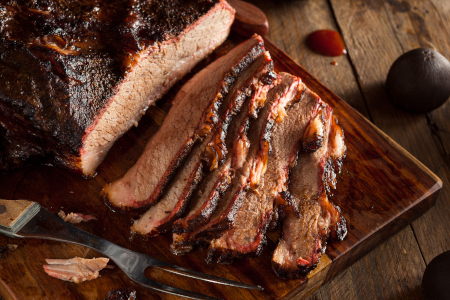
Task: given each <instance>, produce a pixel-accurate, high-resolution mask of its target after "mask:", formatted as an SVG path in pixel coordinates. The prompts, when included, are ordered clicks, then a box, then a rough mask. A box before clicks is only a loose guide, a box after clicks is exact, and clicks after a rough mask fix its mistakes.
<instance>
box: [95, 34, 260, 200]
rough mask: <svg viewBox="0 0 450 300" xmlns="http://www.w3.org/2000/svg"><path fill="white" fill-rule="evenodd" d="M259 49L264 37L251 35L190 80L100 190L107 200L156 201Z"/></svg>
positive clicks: (202, 136)
mask: <svg viewBox="0 0 450 300" xmlns="http://www.w3.org/2000/svg"><path fill="white" fill-rule="evenodd" d="M263 51H264V44H263V40H262V39H261V37H259V36H253V37H252V38H250V39H249V40H247V41H245V42H243V43H241V44H240V45H238V46H237V47H235V48H234V49H233V50H231V51H230V52H229V53H228V54H227V55H224V56H222V57H221V58H219V59H218V60H216V61H215V62H213V63H212V64H210V65H209V66H207V67H206V68H205V69H203V70H202V71H200V72H199V73H198V74H196V75H195V76H194V77H193V78H192V79H191V80H189V82H187V83H186V84H185V85H184V86H183V88H182V89H181V90H180V91H179V92H178V94H177V95H176V97H175V99H174V100H173V102H172V108H171V109H170V111H169V113H168V114H167V116H166V117H165V119H164V121H163V124H162V125H161V127H160V128H159V130H158V131H157V132H156V134H155V135H153V136H152V138H151V139H150V140H149V142H148V143H147V145H146V147H145V150H144V153H143V154H142V155H141V156H140V157H139V159H138V161H137V162H136V164H135V165H134V166H133V167H131V168H130V170H128V171H127V173H126V174H125V175H124V177H122V178H121V179H119V180H117V181H115V182H113V183H112V184H109V185H106V186H105V187H104V188H103V191H102V193H103V195H104V196H105V198H106V199H107V200H108V201H109V202H110V203H111V204H112V205H114V206H117V207H122V208H123V207H140V206H143V205H146V204H150V203H153V202H154V201H156V199H157V198H158V197H159V196H160V195H161V193H162V191H163V188H164V187H165V186H166V184H167V183H168V182H169V180H170V179H171V177H172V175H173V174H174V171H175V170H176V169H177V168H178V166H179V165H180V164H181V163H182V162H183V161H184V159H185V158H186V157H187V155H188V154H189V153H190V152H191V149H192V147H193V145H194V144H195V143H196V142H198V141H199V140H200V139H202V138H204V137H205V136H206V135H207V134H208V133H210V132H211V131H212V129H213V128H214V126H215V125H216V123H217V121H218V116H217V112H218V110H219V108H220V106H221V104H222V100H223V98H224V97H225V96H226V95H227V94H228V92H229V90H230V89H231V87H232V85H233V84H234V82H235V81H236V80H237V77H238V76H239V74H241V73H242V72H243V71H244V70H245V69H246V68H247V67H248V66H249V65H250V64H251V63H252V62H253V61H254V60H255V59H256V58H257V57H258V56H260V55H261V54H262V53H263Z"/></svg>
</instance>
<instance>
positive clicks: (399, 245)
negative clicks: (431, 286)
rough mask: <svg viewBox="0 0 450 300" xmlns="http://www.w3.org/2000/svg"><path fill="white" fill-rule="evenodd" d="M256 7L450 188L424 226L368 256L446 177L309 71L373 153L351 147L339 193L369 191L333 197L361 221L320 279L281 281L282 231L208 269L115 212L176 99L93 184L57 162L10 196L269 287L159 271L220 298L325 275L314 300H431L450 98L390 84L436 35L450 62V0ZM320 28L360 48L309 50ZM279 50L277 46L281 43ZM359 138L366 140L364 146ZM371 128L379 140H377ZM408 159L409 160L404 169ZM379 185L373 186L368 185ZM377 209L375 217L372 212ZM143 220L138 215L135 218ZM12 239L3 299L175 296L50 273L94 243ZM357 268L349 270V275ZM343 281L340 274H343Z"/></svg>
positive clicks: (154, 251)
mask: <svg viewBox="0 0 450 300" xmlns="http://www.w3.org/2000/svg"><path fill="white" fill-rule="evenodd" d="M251 2H253V3H254V4H255V5H257V6H258V7H260V8H261V9H262V10H263V11H264V12H265V13H266V15H267V17H268V19H269V24H270V31H269V34H268V37H269V39H271V40H272V41H273V42H274V43H275V44H276V45H277V46H279V47H280V48H281V49H282V50H284V51H286V52H287V53H288V54H289V55H290V56H292V57H293V58H294V60H296V61H297V62H299V63H300V64H301V65H302V66H303V67H304V68H305V69H306V70H308V71H309V72H310V73H311V74H312V75H314V76H315V77H317V78H318V79H319V80H321V81H322V82H323V83H324V85H325V86H327V87H328V88H329V89H330V90H332V91H333V92H335V93H336V94H338V95H339V96H340V97H341V98H343V99H344V100H345V101H346V102H347V103H348V104H350V105H351V106H352V107H353V108H355V109H356V110H357V111H359V112H360V113H361V115H363V116H364V117H366V118H367V119H369V120H370V121H372V122H373V123H374V124H375V125H376V126H378V127H380V128H381V129H382V130H383V131H384V132H386V133H387V134H388V135H389V136H390V137H392V138H393V139H394V140H395V141H396V142H398V143H400V145H402V146H403V147H404V148H405V149H406V150H407V151H409V152H411V153H412V154H413V155H414V156H415V157H417V158H418V159H419V160H420V161H421V162H422V163H424V164H425V165H426V166H427V167H428V168H429V169H431V170H432V171H433V172H435V173H436V174H437V175H438V176H439V177H440V178H441V179H442V181H443V182H444V188H443V189H442V191H441V193H440V198H439V200H438V202H437V205H436V206H435V207H433V208H431V209H430V211H429V212H428V213H426V214H425V215H424V216H422V217H420V218H419V219H417V220H416V221H415V222H413V224H412V226H407V227H406V228H405V229H403V230H401V231H400V232H399V233H398V234H396V235H394V236H393V237H392V238H390V239H389V240H387V241H386V242H384V243H382V244H381V246H379V247H377V248H375V250H373V251H372V252H370V253H369V254H368V255H366V256H364V257H363V258H362V259H360V260H358V261H356V260H357V259H358V258H360V257H361V256H363V255H364V254H366V253H367V252H369V251H370V250H371V249H374V247H376V245H377V244H379V243H380V242H382V240H383V239H385V238H387V237H388V236H390V235H392V234H393V233H394V232H396V231H398V230H400V228H402V227H404V226H405V225H406V224H408V222H410V221H412V220H413V219H415V218H416V217H418V216H419V215H420V214H421V213H422V212H423V211H425V210H426V209H428V208H429V207H430V206H431V205H432V204H433V201H434V200H435V199H436V192H437V190H438V186H436V185H433V184H432V183H433V182H436V181H437V179H436V178H435V177H433V176H432V175H431V174H429V173H428V172H427V171H424V168H423V167H422V166H421V165H420V164H419V163H417V161H415V159H414V158H412V157H409V155H408V154H407V153H406V152H404V151H403V150H398V148H397V147H396V146H395V145H394V144H393V143H392V141H391V140H390V139H389V138H387V137H386V136H385V135H384V134H382V133H380V132H379V131H378V130H377V129H376V128H374V127H373V126H371V125H370V124H369V123H367V122H366V120H364V119H363V118H362V117H361V115H358V114H354V112H353V111H352V110H351V109H349V108H348V106H346V105H345V104H344V103H342V102H340V100H334V99H335V97H334V96H333V97H331V98H330V97H326V96H327V95H328V96H329V95H332V94H329V90H328V89H326V88H324V87H322V86H321V85H320V84H319V83H317V82H316V81H315V80H314V79H313V78H309V77H308V76H309V75H308V74H307V73H302V74H301V75H303V76H304V77H305V81H306V82H307V83H308V84H310V85H311V86H313V89H315V88H317V89H318V91H321V92H322V93H319V94H320V95H321V96H322V97H324V99H325V100H326V101H328V102H330V103H331V104H332V106H333V107H334V108H335V112H337V114H338V116H339V118H340V120H341V122H344V123H343V126H344V129H345V130H346V136H347V139H348V140H347V141H350V139H352V138H353V140H354V143H353V144H352V146H351V147H359V148H360V147H363V148H364V151H366V152H364V151H362V153H363V154H361V155H360V156H352V155H356V153H357V152H353V154H351V153H350V154H349V158H348V161H350V162H353V161H358V160H361V159H362V158H363V159H362V161H363V163H362V164H360V165H355V164H352V163H348V164H346V166H347V167H346V169H344V172H343V175H342V176H341V178H340V183H339V185H338V186H339V191H341V189H345V188H348V187H349V186H350V185H351V186H352V187H353V185H356V187H357V188H355V190H354V191H355V192H354V193H353V194H352V195H345V194H340V193H336V195H335V196H334V197H333V200H334V201H335V202H336V203H337V204H339V205H340V206H341V207H342V208H343V210H344V215H345V216H346V217H347V219H348V220H349V222H350V226H349V228H350V231H349V236H348V238H347V239H346V240H345V241H344V242H343V243H341V244H334V243H333V244H331V245H330V247H329V250H328V251H327V255H328V256H329V258H330V263H327V262H326V260H323V261H322V265H321V267H320V268H319V270H318V271H317V272H316V274H314V276H313V278H314V279H315V280H316V281H314V280H311V279H310V280H309V281H308V282H306V283H303V282H302V281H299V280H289V281H282V280H279V279H277V278H276V276H274V274H273V272H272V270H271V269H270V267H268V265H267V263H268V261H269V260H270V254H271V251H273V249H274V247H275V242H276V238H277V234H279V233H271V234H270V235H269V237H270V239H269V244H268V246H267V247H266V249H265V250H264V251H263V254H262V255H261V257H259V258H257V259H254V260H251V261H239V263H238V264H236V263H235V264H234V265H231V266H217V265H206V264H205V263H204V261H203V258H204V256H205V253H204V252H202V251H197V252H195V253H193V254H190V255H187V256H181V257H174V256H173V255H172V254H171V253H170V252H169V251H168V250H167V245H168V243H169V242H170V238H169V237H168V236H166V235H165V236H161V237H158V238H156V239H154V240H149V241H145V240H142V239H141V238H139V237H137V238H135V239H133V240H130V239H129V234H128V233H129V226H130V225H131V218H132V217H133V216H130V214H129V213H121V212H112V211H111V210H109V209H108V208H107V207H106V206H105V205H104V204H103V203H102V202H101V201H99V198H98V193H97V192H99V191H100V190H101V187H102V185H103V184H104V183H107V182H111V181H112V180H114V179H116V178H118V177H119V176H121V175H122V174H123V172H124V170H126V169H127V168H129V167H130V166H131V165H132V164H133V163H134V161H135V159H136V158H137V156H138V155H139V153H140V152H141V151H142V149H143V147H144V145H145V142H146V140H148V138H149V137H150V136H151V135H152V134H153V133H154V132H155V131H156V129H157V127H158V125H157V124H158V123H160V122H161V120H162V118H163V116H164V112H165V111H167V109H168V108H169V105H168V103H167V102H166V101H164V100H163V101H160V102H159V103H158V107H155V108H153V109H151V110H150V111H149V112H148V113H147V115H146V116H145V117H144V119H143V120H142V122H141V123H140V125H139V127H137V128H133V129H132V130H131V131H130V132H129V133H127V135H125V136H124V137H123V138H122V139H121V140H120V141H119V142H118V143H117V145H115V146H114V148H113V149H112V151H111V153H110V154H109V155H108V157H107V159H106V161H105V163H104V164H102V165H101V166H100V168H99V173H98V175H97V176H96V177H95V178H94V179H91V180H85V179H83V178H80V177H79V176H77V175H75V174H71V173H68V172H66V171H64V170H59V169H55V168H51V167H45V166H42V167H28V168H25V169H21V170H17V171H14V172H10V173H8V174H5V175H1V176H0V182H2V185H1V187H0V198H6V199H31V200H35V201H38V202H39V203H41V204H42V205H44V206H45V207H47V208H48V209H49V210H51V211H52V212H54V213H57V212H58V211H59V209H63V210H65V211H66V212H70V211H74V212H83V213H91V214H94V215H96V216H98V217H99V220H100V222H99V223H95V222H91V223H85V224H81V225H80V228H82V229H85V230H87V231H90V232H93V233H95V234H97V235H99V236H102V237H105V238H108V239H110V240H111V241H113V242H115V243H117V244H119V245H121V246H124V247H128V248H132V249H134V250H137V251H141V252H145V253H148V254H150V255H153V256H155V257H157V258H160V259H163V260H166V261H168V262H172V263H175V264H179V265H183V266H185V267H189V268H192V269H195V270H198V271H202V272H207V273H211V274H214V275H218V276H223V277H227V278H230V279H234V280H241V281H244V282H248V283H252V282H256V283H258V284H262V285H263V286H264V287H265V288H266V292H265V293H262V294H258V293H254V294H252V293H249V292H248V291H244V290H235V289H230V288H223V289H220V288H217V286H212V285H204V284H200V283H199V282H197V281H193V280H186V281H183V282H180V280H178V277H171V276H166V277H164V278H162V275H161V274H159V273H156V272H154V273H152V274H151V276H154V278H155V279H157V280H160V281H162V282H164V283H167V284H171V285H176V286H179V287H182V288H186V289H189V288H192V287H195V289H196V290H197V291H200V292H202V293H206V294H210V295H216V296H219V297H224V298H227V299H267V298H282V297H284V298H285V299H289V298H294V299H297V298H299V297H301V296H305V295H307V294H308V293H309V291H310V290H308V288H307V287H308V286H309V288H312V289H313V288H316V287H317V285H316V282H317V283H318V284H319V285H320V284H321V283H322V280H323V281H329V282H328V283H327V284H326V285H325V286H323V287H322V288H321V289H319V290H318V291H317V292H315V293H314V294H313V295H312V296H311V299H364V298H367V299H376V298H378V299H415V298H417V299H419V298H421V295H420V282H421V278H422V274H423V271H424V269H425V266H426V264H428V263H429V262H430V261H431V259H432V258H433V257H435V256H436V255H437V254H439V253H441V252H443V251H446V250H449V249H450V234H449V230H450V229H449V228H450V227H449V225H450V224H449V223H450V219H449V218H448V215H449V212H450V190H449V188H448V187H449V185H448V184H449V178H450V171H449V170H450V122H448V120H449V118H450V103H447V104H446V105H444V106H443V107H441V108H440V109H438V110H436V111H434V112H432V113H430V114H427V115H417V114H409V113H405V112H402V111H400V110H398V109H396V108H395V107H393V106H392V105H391V104H390V103H389V101H388V99H387V97H386V95H385V93H384V80H385V76H386V74H387V70H388V68H389V66H390V64H391V63H392V62H393V61H394V60H395V58H396V57H398V56H399V55H400V54H401V53H403V52H405V51H408V50H410V49H412V48H415V47H419V46H427V45H428V42H430V43H432V44H433V45H435V47H436V48H437V49H438V51H440V52H441V53H442V54H443V55H444V56H446V57H450V43H449V36H450V35H449V33H450V28H449V26H450V24H449V23H448V21H445V20H449V18H450V7H449V4H448V1H445V0H442V1H426V0H424V1H409V2H406V1H394V0H389V1H387V0H386V1H381V0H379V1H378V0H374V1H369V0H367V1H344V0H342V1H339V0H331V1H321V0H317V1H313V0H310V1H308V0H306V1H293V0H286V1H273V0H259V1H256V0H255V1H251ZM317 29H337V30H339V31H340V32H341V33H342V35H343V37H344V41H345V42H346V45H347V50H348V53H349V54H348V55H347V56H341V57H337V58H329V57H323V56H319V55H317V54H314V53H313V52H312V51H310V50H308V49H307V48H306V46H305V44H304V38H305V37H306V35H307V34H308V33H310V32H312V31H314V30H317ZM270 50H271V51H272V52H273V53H274V54H275V53H277V49H276V48H274V47H273V48H271V49H270ZM278 54H279V55H281V53H278ZM277 57H278V58H280V57H279V56H277ZM287 61H289V60H288V59H287V58H286V59H284V60H282V61H277V62H278V64H277V67H278V68H281V69H283V70H285V68H286V69H287V70H289V71H291V72H295V70H297V68H296V67H295V65H289V64H288V63H286V62H287ZM332 61H336V62H337V66H335V65H332V64H331V62H332ZM283 62H284V63H285V64H283ZM170 96H171V95H169V96H168V97H170ZM172 96H173V95H172ZM333 101H335V102H333ZM357 133H361V136H364V142H363V141H361V139H360V137H359V136H358V134H357ZM366 135H370V136H371V137H373V136H376V137H378V138H374V139H373V140H371V139H369V141H367V139H366ZM380 144H381V145H382V146H380ZM377 147H378V148H377ZM380 147H381V148H383V147H387V148H388V149H389V150H388V151H381V153H379V152H378V150H379V148H380ZM384 149H385V150H386V148H384ZM358 153H359V152H358ZM377 155H378V156H377ZM397 157H401V159H403V160H406V161H407V162H408V163H406V164H405V165H403V164H402V163H400V162H399V161H398V160H397V159H396V158H397ZM386 158H389V159H391V160H386ZM411 162H413V163H411ZM379 163H381V164H384V165H383V168H384V169H383V168H382V169H381V170H383V171H382V172H380V173H379V174H378V173H377V175H380V176H381V177H383V176H384V178H387V179H388V180H389V182H390V184H388V185H385V182H384V181H382V182H372V183H371V185H368V186H362V185H363V184H364V182H365V181H366V180H368V179H370V178H372V177H371V176H372V173H373V172H375V173H376V172H377V171H376V170H375V169H374V168H371V166H372V167H373V165H372V164H379ZM399 166H400V167H399ZM397 172H400V178H401V177H403V176H405V175H406V174H409V176H408V178H407V180H406V181H402V180H400V179H399V177H398V176H397V175H396V174H397ZM354 174H358V175H357V176H355V175H354ZM398 186H403V187H405V191H404V192H402V194H396V193H400V192H398ZM427 186H428V190H427V188H426V187H427ZM367 187H368V188H370V190H368V189H363V188H367ZM393 187H395V188H396V190H395V191H392V188H393ZM406 187H407V188H406ZM433 188H434V190H433ZM361 189H363V190H361ZM401 190H403V189H401ZM390 191H392V192H393V193H394V194H391V193H390ZM433 192H434V194H433ZM403 193H404V194H403ZM417 193H419V194H421V195H422V198H421V197H418V198H417V199H415V200H414V201H412V202H411V199H414V196H413V194H414V195H416V194H417ZM394 198H395V199H399V201H395V202H391V204H393V206H390V205H389V203H390V202H389V201H390V200H392V199H394ZM352 200H354V201H352ZM371 201H374V202H375V203H374V207H373V208H372V205H368V203H371ZM80 203H84V204H83V205H81V204H80ZM344 204H345V205H344ZM411 208H413V209H411ZM346 209H347V210H346ZM366 212H370V214H369V217H367V215H366V214H365V213H366ZM131 214H132V213H131ZM136 216H137V214H135V215H134V217H136ZM382 220H385V221H382ZM360 223H362V224H360ZM352 226H353V227H352ZM118 233H119V234H118ZM361 237H363V238H362V239H361ZM355 241H356V243H355ZM6 243H9V244H11V243H12V244H14V243H16V244H19V248H18V250H16V251H14V252H12V253H10V254H8V255H7V256H3V257H1V258H0V294H1V295H4V297H6V299H11V298H12V299H103V298H105V297H106V294H107V292H108V291H109V290H112V289H117V288H122V287H124V286H132V287H135V288H136V289H137V290H138V295H140V298H139V299H141V298H143V299H160V298H162V299H166V298H167V299H169V298H170V297H167V296H165V295H158V294H153V293H150V292H148V291H146V290H143V289H140V288H139V287H137V286H135V285H134V284H131V283H130V282H129V281H128V280H127V279H126V278H124V276H123V274H121V272H120V270H105V271H104V273H102V275H103V276H102V277H101V278H99V279H97V280H96V281H93V282H86V283H83V284H81V285H74V284H71V283H66V282H62V281H59V280H56V279H53V278H49V277H48V276H47V275H46V274H44V273H43V270H42V264H43V258H68V257H73V256H83V257H89V258H90V257H94V256H96V255H98V254H96V253H94V252H93V251H88V250H86V249H85V248H83V247H78V246H73V245H67V244H60V243H53V242H42V241H20V240H13V239H8V238H3V237H0V246H1V245H3V244H6ZM355 261H356V262H355ZM352 263H353V265H352V266H351V267H350V268H348V269H347V271H344V272H343V273H340V274H339V272H340V271H342V270H344V269H346V268H347V267H348V266H349V265H350V264H352ZM322 266H323V268H322ZM333 276H336V277H335V278H334V279H332V277H333Z"/></svg>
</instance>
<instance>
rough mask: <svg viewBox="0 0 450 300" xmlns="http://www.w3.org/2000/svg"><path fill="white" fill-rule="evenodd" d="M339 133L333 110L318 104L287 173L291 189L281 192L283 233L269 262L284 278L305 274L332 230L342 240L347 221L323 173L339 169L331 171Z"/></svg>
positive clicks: (340, 146)
mask: <svg viewBox="0 0 450 300" xmlns="http://www.w3.org/2000/svg"><path fill="white" fill-rule="evenodd" d="M343 137H344V136H343V132H342V129H341V128H340V127H339V125H337V122H336V119H335V117H333V116H332V110H331V108H330V107H329V106H328V105H326V104H325V103H323V102H321V103H320V106H318V107H317V109H316V110H315V115H313V116H312V118H311V122H310V124H309V125H308V129H307V130H306V131H305V136H304V139H303V141H304V143H303V146H304V149H302V152H301V153H300V155H299V158H298V161H297V165H296V166H295V167H294V168H293V170H292V172H291V176H290V183H289V192H284V193H282V194H281V198H283V200H284V201H285V206H284V208H283V209H282V215H284V221H283V234H282V237H281V238H280V241H279V244H278V246H277V248H276V250H275V252H274V254H273V258H272V266H273V269H274V270H275V272H276V273H277V274H278V276H280V277H282V278H293V277H301V276H306V274H307V273H308V272H309V271H310V270H312V269H314V268H315V267H316V265H317V263H318V262H319V260H320V257H321V254H322V253H323V251H325V247H326V242H327V239H328V236H329V234H330V229H331V230H333V231H335V236H336V237H337V238H340V239H342V238H344V236H345V234H346V228H345V219H344V218H343V217H342V216H341V214H340V211H339V209H338V208H337V207H335V206H334V205H333V204H332V203H330V202H329V201H328V198H327V194H326V192H325V185H324V181H325V180H326V178H335V176H332V175H327V173H330V172H335V171H337V172H338V171H340V170H338V169H335V168H336V166H338V165H339V164H337V163H335V161H338V162H339V161H340V162H341V161H342V159H343V157H344V156H345V151H346V149H345V144H344V142H343ZM308 145H309V146H308ZM333 183H335V182H333Z"/></svg>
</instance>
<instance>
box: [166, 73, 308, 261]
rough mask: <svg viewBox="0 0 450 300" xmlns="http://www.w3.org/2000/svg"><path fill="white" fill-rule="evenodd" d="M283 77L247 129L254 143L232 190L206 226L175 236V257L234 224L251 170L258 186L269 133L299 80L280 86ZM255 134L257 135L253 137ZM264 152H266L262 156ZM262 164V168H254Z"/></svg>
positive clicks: (214, 237) (265, 158)
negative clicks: (251, 126)
mask: <svg viewBox="0 0 450 300" xmlns="http://www.w3.org/2000/svg"><path fill="white" fill-rule="evenodd" d="M282 77H283V76H281V75H280V76H279V78H278V79H277V84H276V85H275V87H274V88H273V89H271V90H270V91H269V93H268V95H267V98H268V99H269V100H266V103H267V104H266V106H264V108H263V109H262V111H261V113H260V116H259V118H258V119H257V120H256V122H255V123H254V124H252V125H253V128H251V129H250V133H249V136H250V137H251V139H252V140H253V143H252V142H251V143H250V148H251V150H250V151H249V157H248V159H247V162H246V165H245V166H244V167H243V168H242V169H240V170H238V171H237V176H236V177H235V178H234V179H233V183H232V186H231V188H230V189H229V190H228V191H227V192H226V193H225V195H224V197H223V199H222V200H221V202H220V203H219V206H218V208H217V209H216V211H215V212H214V214H213V215H212V217H211V219H210V220H209V222H208V223H206V224H205V225H203V226H201V227H200V228H198V229H196V230H194V232H192V233H191V232H189V233H186V234H181V235H178V234H174V242H173V243H172V245H171V248H172V251H174V252H175V253H177V254H181V253H183V252H186V251H189V250H190V249H192V247H190V246H189V245H194V244H203V245H205V244H206V243H209V242H210V241H211V240H212V239H216V238H219V237H220V236H221V234H222V232H223V231H224V230H226V229H229V227H230V225H231V224H232V223H233V222H234V220H235V218H236V215H237V212H238V210H239V208H240V207H241V205H242V201H243V199H244V197H245V195H246V193H247V190H248V189H249V188H250V186H251V182H252V181H251V179H250V176H251V174H252V172H254V170H257V171H256V172H255V173H257V174H256V175H255V176H253V177H252V179H253V182H255V183H256V184H258V183H259V178H260V176H262V175H263V172H264V171H265V169H266V165H267V158H268V155H269V153H268V152H269V150H270V147H269V142H270V133H271V131H272V128H273V124H274V122H275V120H276V118H277V117H279V116H280V113H282V112H284V106H285V105H286V104H287V101H288V98H289V96H288V95H289V94H291V93H292V92H293V91H294V90H295V88H296V87H297V86H298V84H299V81H298V80H292V78H289V77H288V80H291V82H289V84H286V83H281V82H282ZM255 132H256V134H254V133H255ZM265 151H267V153H265ZM255 165H262V167H259V166H257V167H255Z"/></svg>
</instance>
